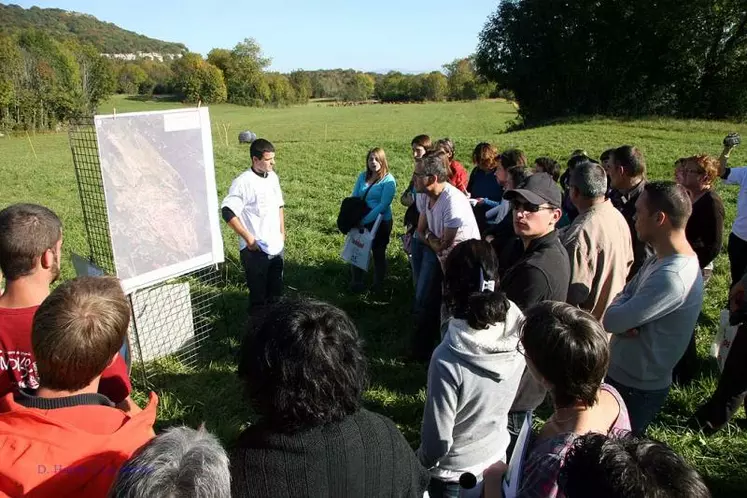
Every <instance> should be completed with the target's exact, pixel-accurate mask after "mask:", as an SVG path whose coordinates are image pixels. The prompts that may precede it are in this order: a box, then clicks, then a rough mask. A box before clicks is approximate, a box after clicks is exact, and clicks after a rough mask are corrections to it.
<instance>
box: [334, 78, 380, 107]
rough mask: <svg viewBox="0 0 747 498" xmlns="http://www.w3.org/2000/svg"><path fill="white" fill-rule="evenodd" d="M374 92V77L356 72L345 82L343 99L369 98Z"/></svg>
mask: <svg viewBox="0 0 747 498" xmlns="http://www.w3.org/2000/svg"><path fill="white" fill-rule="evenodd" d="M373 93H374V79H373V77H371V76H369V75H367V74H364V73H355V74H352V75H350V76H349V78H348V79H347V81H346V82H345V87H344V90H343V92H342V95H341V96H342V100H345V101H350V102H358V101H361V100H367V99H368V98H370V97H371V95H373Z"/></svg>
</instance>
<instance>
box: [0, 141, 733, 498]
mask: <svg viewBox="0 0 747 498" xmlns="http://www.w3.org/2000/svg"><path fill="white" fill-rule="evenodd" d="M411 145H412V151H413V157H414V168H413V172H412V178H411V181H410V182H409V185H408V186H407V188H406V189H405V190H404V192H403V193H402V195H401V196H400V198H399V200H400V202H401V203H402V204H403V205H405V206H406V207H407V210H406V214H405V219H404V224H405V235H404V236H403V238H402V242H403V247H404V249H405V251H406V253H407V256H408V258H409V261H410V263H411V271H412V281H413V287H414V296H413V308H412V312H413V322H414V323H413V332H412V343H411V344H412V345H411V351H410V352H411V356H412V360H414V361H426V362H428V377H427V390H426V401H425V406H424V409H423V418H422V426H421V438H420V446H419V447H418V448H417V450H416V451H413V450H412V449H411V448H410V446H409V445H408V443H407V441H406V439H405V438H404V436H403V435H402V434H401V433H400V431H399V429H398V428H397V426H396V425H395V424H394V423H393V422H392V421H391V420H389V419H387V418H386V417H384V416H382V415H379V414H376V413H373V412H371V411H369V410H367V409H365V408H363V407H362V395H363V392H364V390H365V389H366V385H367V378H368V377H367V360H366V357H365V354H364V350H363V346H362V342H361V339H360V337H359V334H358V331H357V329H356V326H355V324H354V323H353V322H352V320H351V319H350V318H349V317H348V315H347V314H346V313H345V312H344V311H342V310H340V309H338V308H336V307H335V306H332V305H330V304H327V303H323V302H319V301H315V300H311V299H299V298H294V299H289V298H283V266H284V246H285V221H284V200H283V194H282V191H281V187H280V182H279V180H278V177H277V175H276V174H275V172H274V171H273V169H274V164H275V149H274V146H273V145H272V144H271V143H270V142H269V141H267V140H264V139H253V140H252V141H251V145H250V157H251V166H250V168H249V169H248V170H247V171H245V172H243V173H242V174H241V175H240V176H239V177H237V178H236V179H235V180H234V182H233V183H232V185H231V187H230V189H229V191H228V194H227V196H226V197H225V199H224V201H223V203H222V206H221V210H222V216H223V219H224V220H225V222H226V223H227V224H228V225H229V226H230V227H231V228H232V229H233V230H234V231H235V232H236V234H237V236H238V241H239V250H240V260H241V263H242V265H243V267H244V271H245V276H246V283H247V286H248V288H249V298H250V308H249V312H250V315H251V318H252V319H251V320H250V326H249V330H247V331H246V332H245V333H244V334H243V335H244V338H243V341H242V347H241V352H240V359H239V364H238V374H239V376H240V378H241V379H242V382H243V384H244V395H245V396H246V398H247V402H248V403H249V404H250V405H251V407H252V409H253V411H254V413H255V414H256V421H255V422H254V423H253V424H252V425H250V426H249V427H248V428H247V429H245V430H244V431H243V432H242V433H241V435H240V436H239V439H238V441H236V443H235V444H234V445H232V447H231V448H230V449H228V450H226V449H224V448H223V446H222V445H221V444H220V442H219V441H217V440H216V438H215V437H214V436H212V435H211V434H209V433H208V432H207V431H206V430H205V429H204V428H202V427H201V428H199V429H197V430H195V429H191V428H187V427H177V428H171V429H169V430H167V431H165V432H163V433H161V434H159V435H157V436H156V435H155V433H154V423H155V421H156V412H157V405H158V398H157V396H156V395H155V394H154V393H151V394H150V397H149V400H148V403H147V405H146V406H145V407H140V406H138V405H137V403H135V402H134V401H133V400H132V398H131V396H130V393H131V390H132V386H131V384H130V380H129V376H128V371H127V366H126V365H125V363H124V361H123V358H122V354H121V350H122V347H123V344H125V342H126V334H127V330H128V327H129V321H130V308H129V306H128V301H127V298H126V296H125V295H124V294H123V292H122V289H121V287H120V285H119V282H118V280H117V279H116V278H114V277H78V278H76V279H73V280H70V281H67V282H63V283H61V284H59V285H58V286H57V287H56V288H55V289H54V290H53V291H51V292H50V287H51V286H52V284H53V283H54V282H55V281H56V280H57V279H58V277H59V275H60V264H61V260H62V251H63V249H62V233H63V230H62V224H61V222H60V219H59V218H58V217H57V215H56V214H55V213H53V212H52V211H50V210H49V209H47V208H45V207H43V206H39V205H33V204H15V205H11V206H8V207H6V208H5V209H3V210H2V211H0V270H2V272H3V274H4V278H5V280H6V287H5V292H4V293H3V294H2V295H0V396H1V397H0V448H2V452H3V453H2V458H0V496H114V497H128V498H135V497H176V496H181V497H228V496H257V497H263V496H267V497H269V496H299V497H302V496H335V497H337V496H339V497H359V496H360V497H363V496H398V497H419V496H423V495H424V493H427V495H428V496H430V497H433V498H438V497H456V496H459V495H460V492H461V493H465V492H467V491H468V490H466V489H465V488H466V486H464V485H463V484H460V479H461V478H463V477H464V476H466V475H469V476H472V477H474V480H475V482H477V483H479V486H477V487H476V489H478V490H479V491H478V494H477V495H474V496H478V495H479V496H484V497H485V498H492V497H500V496H503V477H504V474H505V473H506V469H507V467H506V463H509V459H510V458H511V456H512V454H516V453H517V452H515V451H513V450H512V448H513V447H514V445H516V443H517V438H518V435H519V432H520V430H521V428H522V424H523V423H525V421H526V420H529V419H530V417H529V415H530V414H531V413H533V412H534V410H536V409H537V408H538V407H539V406H540V405H541V404H542V403H543V402H545V401H546V400H548V401H549V404H550V406H551V407H552V413H551V415H550V416H549V418H547V419H546V420H545V421H544V424H543V425H542V426H541V427H540V428H539V430H537V431H534V432H532V433H531V435H530V436H529V438H527V440H526V441H524V442H522V444H523V447H522V448H520V449H521V450H522V453H523V455H524V456H523V458H522V460H521V462H520V465H521V472H520V474H521V479H520V483H519V485H518V494H517V496H520V497H548V498H551V497H555V496H565V497H568V498H579V497H590V496H611V497H646V496H661V497H664V496H671V497H679V496H693V497H707V496H710V494H709V491H708V488H707V487H706V486H705V484H704V483H703V480H702V478H701V477H700V476H699V475H698V473H697V472H696V471H695V470H693V469H692V468H691V467H690V466H689V465H688V464H687V463H686V462H685V461H684V460H683V459H682V458H681V457H680V456H678V455H677V454H676V453H675V452H674V451H672V450H671V449H670V448H668V447H667V446H666V445H664V444H662V443H658V442H655V441H652V440H649V439H647V438H646V430H647V428H648V426H649V425H650V424H651V423H652V421H653V420H654V419H655V418H656V416H657V415H658V413H659V412H660V411H661V409H662V407H663V405H664V403H665V401H666V399H667V396H668V393H669V389H670V386H671V384H672V382H673V378H674V380H675V381H676V382H679V383H681V384H686V383H688V382H691V381H692V379H693V377H694V376H695V374H696V372H695V366H694V365H693V355H696V350H695V346H696V344H695V334H694V331H695V325H696V321H697V318H698V316H699V313H700V310H701V306H702V302H703V295H704V290H703V289H704V285H705V282H707V280H708V278H709V277H710V275H711V273H712V268H713V266H712V264H713V260H714V259H715V257H716V255H717V254H718V253H719V251H720V249H721V238H722V234H723V223H724V207H723V203H722V202H721V200H720V198H719V197H718V195H717V194H716V192H715V191H714V190H713V184H714V181H715V179H716V178H717V177H719V176H720V177H722V178H723V179H724V180H725V181H726V182H727V183H733V184H739V185H741V186H742V188H741V191H740V196H739V205H738V213H737V220H736V221H735V223H734V225H733V227H732V233H731V235H730V238H729V258H730V263H731V273H732V283H733V288H732V292H731V295H730V308H731V310H732V312H733V316H734V317H735V322H738V323H741V321H740V320H741V317H742V308H743V301H744V299H745V285H746V284H747V275H746V274H745V270H746V269H747V256H746V254H747V251H745V249H747V168H728V162H727V161H728V156H729V153H730V151H731V148H732V146H729V145H727V146H725V149H724V152H723V153H722V154H721V157H719V158H713V157H710V156H706V155H698V156H692V157H688V158H683V159H680V160H678V161H677V162H676V164H675V169H674V177H675V180H676V181H674V182H669V181H648V180H647V178H646V163H645V160H644V157H643V154H642V153H641V151H640V150H639V149H637V148H636V147H633V146H628V145H624V146H621V147H618V148H615V149H611V150H608V151H606V152H604V153H603V154H602V156H601V157H600V158H599V160H598V161H597V160H595V159H593V158H592V157H590V156H589V155H588V154H587V153H586V152H584V151H581V150H578V151H574V153H573V154H572V155H571V158H570V160H569V161H568V168H567V170H566V171H565V172H564V173H563V174H562V175H561V167H560V165H559V164H558V163H557V162H556V161H555V160H553V159H551V158H546V157H542V158H538V159H537V160H535V161H534V163H532V164H530V163H529V162H528V161H527V158H526V155H525V154H524V153H523V152H522V151H520V150H517V149H508V150H505V151H502V152H498V150H497V149H496V148H495V147H493V146H492V145H490V144H487V143H481V144H478V145H477V146H476V147H475V150H474V152H473V154H472V159H473V162H474V164H475V167H474V169H473V170H472V172H471V173H470V174H469V175H468V174H467V171H466V170H465V168H464V167H463V166H462V165H461V164H460V163H459V162H458V161H456V160H455V149H454V144H453V142H452V141H451V140H449V139H442V140H438V141H435V142H432V141H431V139H430V138H429V137H428V136H425V135H420V136H417V137H415V139H413V141H412V144H411ZM396 193H397V186H396V182H395V178H394V176H393V175H392V173H391V172H390V171H389V167H388V164H387V159H386V155H385V153H384V151H383V150H382V149H380V148H375V149H372V150H371V151H370V152H369V153H368V155H367V157H366V162H365V169H364V171H363V172H362V173H360V175H359V176H358V178H357V181H356V182H355V186H354V187H353V190H352V195H353V196H354V197H359V198H360V199H362V200H363V201H364V202H365V205H366V206H367V209H366V210H365V212H364V213H363V215H362V216H361V218H360V219H359V221H358V226H359V227H360V228H361V229H364V228H368V229H369V230H371V229H373V227H374V226H377V227H378V230H377V232H376V234H375V235H374V242H373V246H372V255H373V257H372V261H373V269H374V271H373V273H374V278H373V286H374V289H377V288H380V287H381V286H382V285H383V284H384V282H385V279H386V273H387V261H386V248H387V246H388V245H389V242H390V238H391V234H392V232H393V225H394V219H393V215H392V208H391V205H392V203H393V201H394V199H395V196H396ZM377 219H378V221H379V222H378V223H375V222H376V220H377ZM364 277H365V271H363V270H360V269H358V268H353V269H352V270H351V286H350V289H351V291H353V292H362V291H363V290H365V289H366V283H365V278H364ZM745 337H747V333H745V332H742V331H741V328H740V332H738V334H737V338H736V339H735V341H734V344H733V346H732V349H731V353H730V355H729V357H728V358H727V361H726V364H725V367H724V371H723V374H722V377H721V378H720V380H719V384H718V388H717V390H716V392H715V393H714V394H713V396H712V397H711V399H710V400H709V401H708V402H707V403H706V404H705V405H704V406H702V407H701V408H700V409H698V411H697V412H696V413H695V414H694V415H693V417H692V420H691V421H690V423H691V425H692V427H693V429H695V430H702V431H704V432H705V433H707V434H711V433H714V432H716V431H718V430H719V429H720V428H721V427H723V426H724V425H725V424H726V423H727V422H728V420H729V418H730V417H731V416H732V415H733V414H734V412H735V411H736V409H737V408H738V407H739V405H740V404H741V403H743V400H744V397H745V392H747V380H746V379H747V372H745V368H747V366H745V362H744V361H743V358H744V351H745V350H747V344H745V342H747V339H745Z"/></svg>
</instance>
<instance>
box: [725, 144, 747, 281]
mask: <svg viewBox="0 0 747 498" xmlns="http://www.w3.org/2000/svg"><path fill="white" fill-rule="evenodd" d="M729 138H732V135H730V136H729V137H726V139H724V151H723V152H722V153H721V157H720V158H719V163H720V167H719V172H718V173H719V176H720V177H721V178H722V179H723V180H724V183H726V184H727V185H739V196H738V197H737V217H736V218H734V224H733V225H732V226H731V234H729V246H728V252H729V264H730V266H731V286H732V287H733V286H734V284H736V283H737V282H739V280H740V279H741V278H742V275H744V272H745V270H747V167H742V168H729V167H728V166H727V160H728V159H729V154H730V153H731V151H732V149H734V147H736V145H737V144H738V143H739V141H738V140H737V141H729Z"/></svg>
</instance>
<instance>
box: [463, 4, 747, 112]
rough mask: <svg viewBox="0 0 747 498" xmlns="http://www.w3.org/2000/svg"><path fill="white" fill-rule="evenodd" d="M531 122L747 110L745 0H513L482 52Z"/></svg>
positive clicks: (490, 27) (490, 24)
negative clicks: (595, 116) (580, 116)
mask: <svg viewBox="0 0 747 498" xmlns="http://www.w3.org/2000/svg"><path fill="white" fill-rule="evenodd" d="M475 61H476V66H477V69H478V72H479V74H481V75H483V76H484V77H485V78H487V79H490V80H492V81H496V82H498V84H499V85H501V86H502V87H504V88H507V89H508V90H510V91H513V92H514V93H515V95H516V99H517V101H518V103H519V106H520V110H519V112H520V114H521V116H522V117H523V119H524V122H525V123H526V124H532V123H536V122H542V121H546V120H549V119H554V118H562V117H565V116H575V115H594V114H600V115H614V116H637V115H674V116H683V117H705V118H744V116H746V115H747V3H745V2H744V0H688V1H686V2H684V1H682V0H657V1H656V2H652V1H651V0H605V1H603V2H599V1H597V0H577V1H574V2H548V1H546V0H504V1H503V2H501V3H500V5H499V6H498V8H497V11H496V12H495V13H494V14H493V15H492V16H491V17H490V18H489V19H488V20H487V23H486V24H485V27H484V29H483V31H482V33H481V35H480V42H479V46H478V49H477V52H476V59H475Z"/></svg>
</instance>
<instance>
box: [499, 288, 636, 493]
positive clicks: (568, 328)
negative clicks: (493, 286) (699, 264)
mask: <svg viewBox="0 0 747 498" xmlns="http://www.w3.org/2000/svg"><path fill="white" fill-rule="evenodd" d="M520 348H521V350H522V351H523V352H524V356H525V358H526V362H527V367H528V368H529V372H530V373H531V374H532V376H533V377H534V378H535V379H536V380H537V381H538V382H540V383H541V384H542V385H543V386H544V387H545V388H547V390H548V391H549V392H550V395H551V397H552V402H553V408H554V409H553V414H552V415H551V416H550V418H549V419H547V421H546V422H545V425H544V426H543V427H542V429H541V430H540V431H539V432H538V433H536V434H532V435H531V437H529V438H528V442H527V445H528V447H527V448H526V449H528V452H527V453H526V456H525V458H524V465H523V469H522V477H521V480H520V485H519V489H518V494H517V495H516V496H519V497H535V498H554V497H555V496H556V495H557V493H558V483H557V478H558V472H559V471H560V468H561V466H562V463H563V459H564V457H565V454H566V452H567V451H568V449H569V448H570V447H571V446H572V445H573V442H574V440H575V439H576V438H577V437H578V436H580V435H583V434H586V433H589V432H595V433H600V434H610V435H613V434H620V433H627V432H629V431H630V419H629V417H628V410H627V408H626V406H625V402H624V401H623V398H622V396H620V394H619V393H618V392H617V391H616V390H615V388H614V387H612V386H609V385H607V384H604V383H603V382H602V380H603V379H604V376H605V374H606V373H607V367H608V365H609V360H610V353H609V348H608V343H607V333H606V332H605V331H604V328H602V325H601V324H600V323H599V322H598V321H597V320H596V319H595V318H594V317H593V316H592V315H590V314H589V313H587V312H586V311H583V310H580V309H578V308H576V307H574V306H571V305H570V304H566V303H560V302H554V301H544V302H542V303H540V304H538V305H536V306H533V307H531V308H530V309H529V310H527V311H526V313H525V321H524V324H523V326H522V331H521V346H520ZM517 450H519V448H517ZM515 451H516V450H515ZM514 454H516V452H514ZM486 496H487V495H486Z"/></svg>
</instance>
